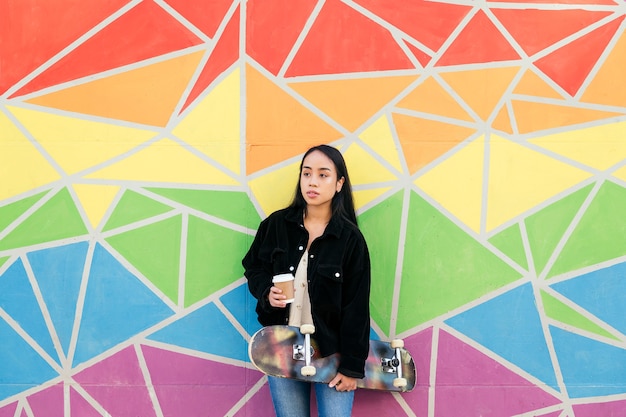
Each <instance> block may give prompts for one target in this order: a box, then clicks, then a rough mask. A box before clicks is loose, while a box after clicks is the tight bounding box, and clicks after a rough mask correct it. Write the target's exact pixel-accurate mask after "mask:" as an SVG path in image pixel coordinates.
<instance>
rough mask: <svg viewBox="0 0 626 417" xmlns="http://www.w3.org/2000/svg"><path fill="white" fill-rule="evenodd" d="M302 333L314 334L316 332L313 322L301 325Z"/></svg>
mask: <svg viewBox="0 0 626 417" xmlns="http://www.w3.org/2000/svg"><path fill="white" fill-rule="evenodd" d="M300 333H302V334H313V333H315V326H313V325H312V324H303V325H302V326H300Z"/></svg>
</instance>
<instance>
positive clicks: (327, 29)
mask: <svg viewBox="0 0 626 417" xmlns="http://www.w3.org/2000/svg"><path fill="white" fill-rule="evenodd" d="M336 39H341V42H337V41H336ZM364 51H367V53H364ZM413 68H414V66H413V64H412V63H411V61H410V60H409V58H408V57H407V56H406V54H405V53H404V51H403V50H402V48H400V45H399V44H398V43H397V42H396V40H395V39H394V38H393V36H392V35H391V33H390V32H389V31H388V30H387V29H385V28H383V27H381V26H379V25H378V24H376V23H375V22H374V21H372V20H370V19H369V18H367V17H366V16H364V15H362V14H361V13H358V12H357V11H356V10H354V9H353V8H351V7H349V6H348V5H346V4H344V3H343V2H341V1H339V0H329V1H327V2H326V3H325V4H324V6H323V7H322V10H321V11H320V13H319V15H318V16H317V18H316V19H315V22H313V25H312V26H311V29H310V30H309V33H308V34H307V36H306V38H305V39H304V42H303V43H302V45H301V46H300V49H299V50H298V52H297V53H296V55H295V57H294V59H293V61H292V62H291V65H290V66H289V69H288V70H287V73H286V76H287V77H295V76H301V75H312V74H337V73H346V72H370V71H389V70H399V69H413Z"/></svg>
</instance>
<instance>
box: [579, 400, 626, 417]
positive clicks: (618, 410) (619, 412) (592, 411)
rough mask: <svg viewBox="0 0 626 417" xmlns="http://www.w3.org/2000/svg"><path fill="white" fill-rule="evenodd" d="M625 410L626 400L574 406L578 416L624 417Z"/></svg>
mask: <svg viewBox="0 0 626 417" xmlns="http://www.w3.org/2000/svg"><path fill="white" fill-rule="evenodd" d="M624 410H626V400H621V401H611V402H606V403H593V404H579V405H575V406H574V414H576V417H600V416H602V417H623V416H624V413H625V412H624Z"/></svg>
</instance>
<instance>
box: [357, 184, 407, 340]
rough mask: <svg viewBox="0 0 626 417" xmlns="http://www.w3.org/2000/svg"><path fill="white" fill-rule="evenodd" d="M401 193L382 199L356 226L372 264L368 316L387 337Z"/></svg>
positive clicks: (396, 256) (396, 255)
mask: <svg viewBox="0 0 626 417" xmlns="http://www.w3.org/2000/svg"><path fill="white" fill-rule="evenodd" d="M402 203H403V193H402V192H399V193H396V194H394V195H393V196H392V197H390V198H387V199H385V200H384V201H382V202H380V203H378V204H377V205H375V206H374V207H372V208H370V209H369V210H367V211H366V212H365V213H363V214H361V215H360V216H359V218H358V220H359V225H360V228H361V231H362V232H363V235H364V236H365V239H366V240H367V244H368V247H369V250H370V253H375V254H376V262H373V263H372V277H376V279H372V288H371V296H370V314H371V316H372V319H373V320H374V322H376V323H378V325H379V326H380V328H381V330H382V331H383V332H384V333H385V334H390V333H391V328H390V326H391V318H392V314H391V311H392V307H393V305H392V303H393V289H394V283H395V280H396V278H395V277H396V264H397V262H398V246H399V243H398V234H399V232H400V220H401V218H402Z"/></svg>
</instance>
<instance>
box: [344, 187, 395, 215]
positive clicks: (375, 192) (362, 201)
mask: <svg viewBox="0 0 626 417" xmlns="http://www.w3.org/2000/svg"><path fill="white" fill-rule="evenodd" d="M389 190H391V187H386V188H375V189H367V190H354V189H353V190H352V193H353V194H354V206H355V208H356V210H357V212H358V211H361V210H362V209H363V208H364V206H366V205H368V204H370V203H372V202H373V201H375V200H377V199H379V198H380V197H381V196H383V195H384V194H385V193H387V192H388V191H389Z"/></svg>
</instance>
